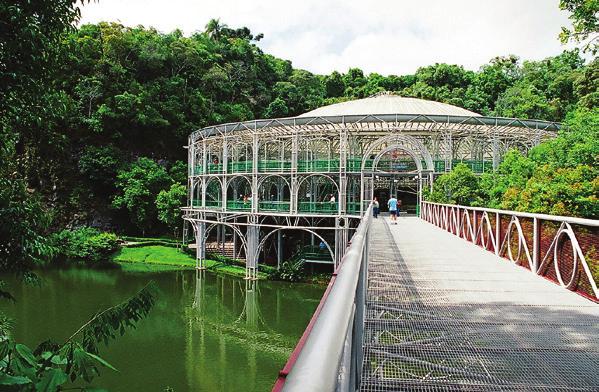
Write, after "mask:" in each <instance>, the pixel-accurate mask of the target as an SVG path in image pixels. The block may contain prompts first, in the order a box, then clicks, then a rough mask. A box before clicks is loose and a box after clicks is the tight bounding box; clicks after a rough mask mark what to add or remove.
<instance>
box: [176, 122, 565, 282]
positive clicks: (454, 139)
mask: <svg viewBox="0 0 599 392" xmlns="http://www.w3.org/2000/svg"><path fill="white" fill-rule="evenodd" d="M559 127H560V126H559V124H556V123H551V122H543V121H529V120H517V119H505V118H491V117H477V116H472V117H463V116H430V115H429V116H425V115H381V116H373V115H368V116H334V117H296V118H284V119H273V120H256V121H248V122H241V123H231V124H223V125H217V126H212V127H207V128H204V129H202V130H199V131H196V132H194V133H192V134H191V135H190V137H189V144H188V161H189V176H188V189H189V197H188V205H187V207H186V208H184V219H185V220H186V221H187V222H189V223H191V225H190V226H191V227H192V228H193V230H194V239H195V241H196V245H197V248H198V250H197V258H198V267H199V268H202V267H203V261H202V260H203V259H204V258H205V246H206V240H205V239H204V238H205V237H207V235H208V234H209V233H210V230H207V228H208V227H214V225H216V226H222V229H217V230H219V233H220V234H219V238H220V239H221V241H222V240H223V239H224V238H225V234H223V233H226V232H227V230H228V231H229V234H231V232H232V233H233V239H234V241H235V247H236V248H235V249H241V248H240V247H242V248H243V254H244V256H245V259H246V266H247V277H248V278H250V279H253V278H255V277H256V271H257V268H258V257H259V256H258V255H259V254H260V251H261V249H262V248H261V244H263V241H262V240H261V238H264V237H263V236H265V235H268V234H269V232H270V231H272V230H275V229H277V228H283V227H286V228H296V229H298V230H304V231H307V232H312V234H314V233H320V232H321V231H323V230H325V231H326V230H328V229H323V228H322V227H320V226H318V225H315V224H312V223H310V224H302V225H298V224H297V223H295V224H294V223H293V222H294V220H295V222H297V219H299V218H308V220H309V221H310V222H316V220H317V219H324V220H326V221H327V222H328V223H327V224H326V225H327V226H329V227H331V228H333V229H332V230H334V235H333V236H330V235H329V236H328V237H327V240H326V241H325V240H324V239H325V238H324V237H325V236H323V235H321V234H319V235H321V237H323V238H322V241H323V242H324V243H325V244H326V246H327V248H328V249H329V250H332V253H334V265H335V268H336V267H337V266H338V264H339V261H340V259H341V256H342V254H343V250H344V249H345V247H346V244H347V242H348V238H349V237H350V234H351V233H349V232H350V231H352V230H353V229H352V228H355V227H356V226H357V224H358V221H359V219H360V217H361V216H362V215H363V213H364V211H365V208H366V205H367V204H368V202H369V201H370V200H371V199H372V196H373V194H372V192H373V188H374V185H373V182H374V176H375V173H380V172H383V171H385V170H388V167H389V165H388V164H383V161H384V160H385V159H388V157H389V155H393V154H396V152H398V151H399V152H401V153H402V154H404V155H405V156H408V157H409V158H410V159H411V160H412V161H413V163H414V164H415V165H414V168H413V169H410V170H411V171H410V173H412V174H414V176H417V179H418V189H419V190H420V189H422V188H423V187H426V186H432V183H433V181H434V176H435V174H438V173H442V172H445V171H448V170H450V169H451V167H452V165H453V164H455V163H456V162H466V163H468V164H470V165H471V166H472V167H473V168H474V169H475V170H477V171H479V172H480V171H488V170H493V168H496V167H497V165H498V164H499V162H500V160H501V157H502V156H503V154H505V152H506V151H508V150H509V149H512V148H518V149H520V150H522V151H527V150H528V149H529V148H531V147H533V146H534V145H536V144H537V143H539V142H540V141H542V140H544V139H547V138H550V137H553V136H554V135H555V132H556V131H557V130H558V129H559ZM331 195H332V196H333V197H331ZM265 219H267V220H268V219H271V222H270V223H266V221H265ZM273 222H274V223H273ZM320 223H322V221H321V222H320ZM221 230H222V233H221ZM271 238H275V237H271ZM276 239H277V241H278V244H277V245H276V248H277V249H281V247H282V245H281V243H280V242H281V236H280V235H278V236H277V237H276ZM222 248H223V249H224V248H225V246H224V245H222ZM234 252H237V250H235V251H234ZM279 253H281V252H279Z"/></svg>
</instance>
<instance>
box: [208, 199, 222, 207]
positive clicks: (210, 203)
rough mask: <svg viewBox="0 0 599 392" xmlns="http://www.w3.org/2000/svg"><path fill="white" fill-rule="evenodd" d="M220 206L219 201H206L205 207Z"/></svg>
mask: <svg viewBox="0 0 599 392" xmlns="http://www.w3.org/2000/svg"><path fill="white" fill-rule="evenodd" d="M221 205H222V203H221V202H220V200H206V207H220V206H221Z"/></svg>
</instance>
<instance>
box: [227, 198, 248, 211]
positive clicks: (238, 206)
mask: <svg viewBox="0 0 599 392" xmlns="http://www.w3.org/2000/svg"><path fill="white" fill-rule="evenodd" d="M251 209H252V202H251V201H249V200H248V201H243V200H227V210H231V211H250V210H251Z"/></svg>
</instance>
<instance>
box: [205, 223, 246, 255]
mask: <svg viewBox="0 0 599 392" xmlns="http://www.w3.org/2000/svg"><path fill="white" fill-rule="evenodd" d="M218 225H223V226H227V227H230V228H231V229H233V231H234V232H235V233H236V234H237V235H238V236H239V238H240V239H241V246H243V249H244V250H245V254H246V255H247V243H246V241H245V236H244V235H243V233H242V232H241V230H239V228H238V227H236V226H234V225H232V224H230V223H226V222H218V223H212V224H210V226H208V227H207V228H206V231H205V233H204V238H203V241H204V244H205V243H206V240H207V239H208V235H209V234H210V230H212V229H214V228H215V227H216V226H218Z"/></svg>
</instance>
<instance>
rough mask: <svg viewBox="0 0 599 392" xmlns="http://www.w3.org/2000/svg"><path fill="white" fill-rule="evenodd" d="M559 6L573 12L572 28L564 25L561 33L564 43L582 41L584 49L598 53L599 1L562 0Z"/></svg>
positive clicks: (571, 17)
mask: <svg viewBox="0 0 599 392" xmlns="http://www.w3.org/2000/svg"><path fill="white" fill-rule="evenodd" d="M559 7H560V9H562V10H565V11H569V12H570V13H571V15H570V17H569V18H570V20H571V21H572V28H571V29H569V28H567V27H562V31H561V33H560V35H559V38H560V40H561V41H562V43H564V44H565V43H567V42H569V41H575V42H578V43H581V42H582V43H583V51H589V52H591V53H593V54H596V53H597V50H598V49H599V42H597V40H598V39H599V18H598V16H597V15H598V14H599V1H597V0H560V2H559ZM585 41H586V42H585Z"/></svg>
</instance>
